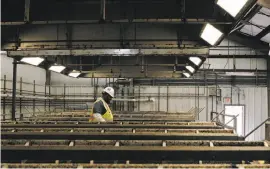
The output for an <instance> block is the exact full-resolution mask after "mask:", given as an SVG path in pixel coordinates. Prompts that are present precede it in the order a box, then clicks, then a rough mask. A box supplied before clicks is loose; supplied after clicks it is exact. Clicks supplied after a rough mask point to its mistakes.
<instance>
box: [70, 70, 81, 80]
mask: <svg viewBox="0 0 270 169" xmlns="http://www.w3.org/2000/svg"><path fill="white" fill-rule="evenodd" d="M80 74H81V73H79V72H75V71H73V72H70V73H69V74H68V75H69V76H71V77H75V78H76V77H78V76H80Z"/></svg>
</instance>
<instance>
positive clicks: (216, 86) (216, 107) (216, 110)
mask: <svg viewBox="0 0 270 169" xmlns="http://www.w3.org/2000/svg"><path fill="white" fill-rule="evenodd" d="M217 90H218V84H217V74H216V112H218V111H217V105H218V101H217Z"/></svg>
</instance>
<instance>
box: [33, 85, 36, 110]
mask: <svg viewBox="0 0 270 169" xmlns="http://www.w3.org/2000/svg"><path fill="white" fill-rule="evenodd" d="M35 95H36V81H35V80H34V84H33V96H35ZM35 112H36V100H35V99H33V114H35Z"/></svg>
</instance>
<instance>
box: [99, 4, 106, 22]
mask: <svg viewBox="0 0 270 169" xmlns="http://www.w3.org/2000/svg"><path fill="white" fill-rule="evenodd" d="M105 11H106V0H101V1H100V18H101V19H102V20H105V19H106V14H105Z"/></svg>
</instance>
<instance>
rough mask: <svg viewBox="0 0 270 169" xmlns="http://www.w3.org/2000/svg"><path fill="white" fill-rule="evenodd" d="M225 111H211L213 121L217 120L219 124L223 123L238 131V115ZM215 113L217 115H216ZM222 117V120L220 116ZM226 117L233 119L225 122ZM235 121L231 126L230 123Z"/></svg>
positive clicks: (222, 124)
mask: <svg viewBox="0 0 270 169" xmlns="http://www.w3.org/2000/svg"><path fill="white" fill-rule="evenodd" d="M224 112H225V111H224V110H222V111H221V112H220V113H217V112H211V121H212V122H216V123H217V124H218V125H221V126H223V127H225V128H228V129H233V130H235V131H237V117H238V115H237V116H234V115H228V114H225V113H224ZM214 115H216V116H215V117H214ZM220 116H221V117H222V119H221V120H220V118H219V117H220ZM225 117H231V120H229V121H228V122H226V123H225ZM231 122H233V126H229V123H231Z"/></svg>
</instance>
